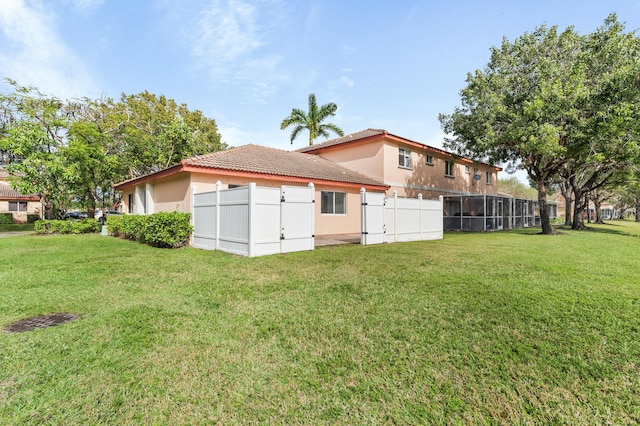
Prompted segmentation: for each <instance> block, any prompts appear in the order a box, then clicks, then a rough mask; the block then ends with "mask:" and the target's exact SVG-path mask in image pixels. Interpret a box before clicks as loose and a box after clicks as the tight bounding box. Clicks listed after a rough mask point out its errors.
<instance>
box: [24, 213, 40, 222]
mask: <svg viewBox="0 0 640 426" xmlns="http://www.w3.org/2000/svg"><path fill="white" fill-rule="evenodd" d="M38 220H40V215H39V214H33V213H29V214H28V215H27V223H36V221H38Z"/></svg>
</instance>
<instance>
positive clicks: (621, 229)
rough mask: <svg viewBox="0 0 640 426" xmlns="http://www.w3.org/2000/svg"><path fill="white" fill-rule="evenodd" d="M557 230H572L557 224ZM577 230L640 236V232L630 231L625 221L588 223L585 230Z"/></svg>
mask: <svg viewBox="0 0 640 426" xmlns="http://www.w3.org/2000/svg"><path fill="white" fill-rule="evenodd" d="M555 229H557V230H565V231H571V230H572V229H571V227H570V226H564V225H562V226H557V227H555ZM575 232H594V233H598V234H611V235H621V236H625V237H636V238H638V237H640V234H639V233H637V232H632V231H629V228H628V227H625V226H624V223H614V222H605V223H604V224H598V225H595V224H587V225H586V229H584V230H583V231H575Z"/></svg>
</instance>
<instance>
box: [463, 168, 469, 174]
mask: <svg viewBox="0 0 640 426" xmlns="http://www.w3.org/2000/svg"><path fill="white" fill-rule="evenodd" d="M464 172H465V173H466V174H469V173H470V172H469V166H464Z"/></svg>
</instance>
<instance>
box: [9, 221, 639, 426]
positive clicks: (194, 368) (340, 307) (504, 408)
mask: <svg viewBox="0 0 640 426" xmlns="http://www.w3.org/2000/svg"><path fill="white" fill-rule="evenodd" d="M536 232H538V230H535V229H528V230H521V231H517V232H501V233H486V234H468V233H447V234H445V239H444V240H442V241H428V242H415V243H398V244H388V245H380V246H370V247H361V246H357V245H346V246H335V247H324V248H321V249H318V250H316V251H314V252H302V253H292V254H287V255H274V256H267V257H261V258H254V259H247V258H242V257H238V256H232V255H228V254H225V253H221V252H209V251H199V250H195V249H183V250H176V251H172V250H163V249H155V248H151V247H148V246H145V245H142V244H137V243H131V242H127V241H123V240H118V239H115V238H111V237H101V236H99V235H90V236H86V235H69V236H53V237H41V236H26V237H14V238H4V239H0V251H1V252H2V268H0V277H1V279H0V326H2V327H4V326H6V325H8V324H10V323H11V322H13V321H15V320H18V319H21V318H25V317H30V316H36V315H41V314H45V313H53V312H70V313H74V314H77V315H79V316H80V318H79V319H78V320H76V321H74V322H71V323H68V324H65V325H61V326H58V327H52V328H47V329H40V330H35V331H30V332H25V333H12V334H9V333H3V332H0V424H3V425H4V424H33V425H40V424H64V425H66V424H171V425H174V424H212V423H213V424H215V423H220V424H257V423H266V424H344V425H353V424H363V425H369V424H433V423H436V424H451V423H462V424H469V423H471V424H495V423H499V424H533V423H536V424H540V423H542V424H549V423H552V424H572V425H573V424H605V423H607V424H629V423H638V422H640V257H639V255H640V224H636V223H632V222H611V223H610V224H608V225H604V226H598V227H594V230H592V231H587V232H572V231H564V234H563V235H557V236H542V235H537V234H536Z"/></svg>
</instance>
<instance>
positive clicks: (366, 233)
mask: <svg viewBox="0 0 640 426" xmlns="http://www.w3.org/2000/svg"><path fill="white" fill-rule="evenodd" d="M361 194H362V200H363V203H362V226H363V235H362V239H361V242H362V244H364V245H368V244H380V243H383V242H387V243H393V242H402V241H417V240H435V239H442V238H443V235H444V234H443V208H442V206H443V200H442V198H440V199H439V200H423V199H422V197H419V198H398V196H397V194H396V193H394V196H393V197H391V198H385V197H384V194H379V193H371V194H369V193H366V192H365V191H361Z"/></svg>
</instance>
